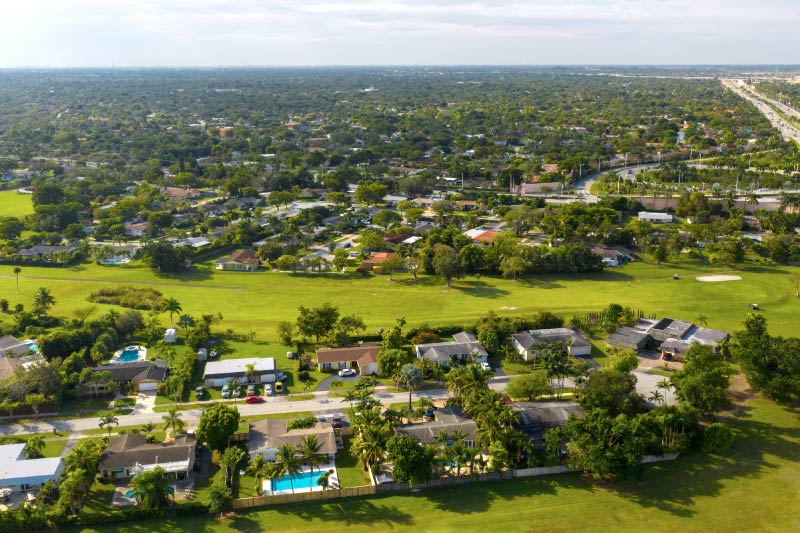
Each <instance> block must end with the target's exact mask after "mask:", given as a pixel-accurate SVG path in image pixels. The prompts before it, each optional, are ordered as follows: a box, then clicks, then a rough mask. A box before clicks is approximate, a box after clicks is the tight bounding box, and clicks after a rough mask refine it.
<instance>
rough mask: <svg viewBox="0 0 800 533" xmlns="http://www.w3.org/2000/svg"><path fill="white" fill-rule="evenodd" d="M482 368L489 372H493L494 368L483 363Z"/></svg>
mask: <svg viewBox="0 0 800 533" xmlns="http://www.w3.org/2000/svg"><path fill="white" fill-rule="evenodd" d="M481 368H482V369H484V370H486V371H488V372H493V370H492V367H491V366H490V365H489V363H481Z"/></svg>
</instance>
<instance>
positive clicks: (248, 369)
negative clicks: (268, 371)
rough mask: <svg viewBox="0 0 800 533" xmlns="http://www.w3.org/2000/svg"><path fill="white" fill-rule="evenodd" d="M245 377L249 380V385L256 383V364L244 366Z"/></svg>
mask: <svg viewBox="0 0 800 533" xmlns="http://www.w3.org/2000/svg"><path fill="white" fill-rule="evenodd" d="M244 377H246V378H247V382H248V383H254V382H255V377H256V364H255V363H248V364H246V365H244Z"/></svg>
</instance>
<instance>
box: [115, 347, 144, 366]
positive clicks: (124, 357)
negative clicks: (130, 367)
mask: <svg viewBox="0 0 800 533" xmlns="http://www.w3.org/2000/svg"><path fill="white" fill-rule="evenodd" d="M138 360H139V348H133V349H131V348H130V347H128V348H125V349H124V350H122V353H121V354H119V358H117V361H119V362H120V363H131V362H133V361H138Z"/></svg>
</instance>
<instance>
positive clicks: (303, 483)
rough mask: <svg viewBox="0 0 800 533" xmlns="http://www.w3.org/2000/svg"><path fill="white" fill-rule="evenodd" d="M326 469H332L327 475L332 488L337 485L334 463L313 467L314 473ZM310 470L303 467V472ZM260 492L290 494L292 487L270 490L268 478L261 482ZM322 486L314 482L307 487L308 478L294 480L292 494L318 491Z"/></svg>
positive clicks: (270, 482)
mask: <svg viewBox="0 0 800 533" xmlns="http://www.w3.org/2000/svg"><path fill="white" fill-rule="evenodd" d="M327 470H333V474H331V475H330V476H329V477H328V482H329V487H330V488H334V487H338V486H339V477H338V472H337V471H336V465H335V464H334V463H328V464H324V465H320V466H319V468H314V474H317V472H320V473H321V472H325V471H327ZM310 472H311V470H309V469H308V468H307V467H305V466H304V467H303V472H302V473H303V474H309V473H310ZM261 487H262V492H263V494H264V495H265V496H280V495H282V494H292V489H284V490H275V491H273V490H272V481H271V480H269V479H265V480H264V482H263V484H262V485H261ZM322 490H323V488H322V487H320V486H319V485H317V484H316V483H314V486H313V487H312V488H311V489H309V488H308V480H307V479H306V480H295V485H294V494H298V493H301V492H320V491H322Z"/></svg>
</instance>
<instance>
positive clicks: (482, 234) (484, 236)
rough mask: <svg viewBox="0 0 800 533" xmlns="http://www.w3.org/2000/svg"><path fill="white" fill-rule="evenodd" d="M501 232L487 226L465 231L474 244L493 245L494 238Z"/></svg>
mask: <svg viewBox="0 0 800 533" xmlns="http://www.w3.org/2000/svg"><path fill="white" fill-rule="evenodd" d="M499 234H500V232H499V231H494V230H491V229H485V228H475V229H471V230H468V231H465V232H464V235H466V236H467V237H469V238H470V239H472V243H473V244H480V245H483V246H491V245H492V244H493V243H494V238H495V237H496V236H497V235H499Z"/></svg>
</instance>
